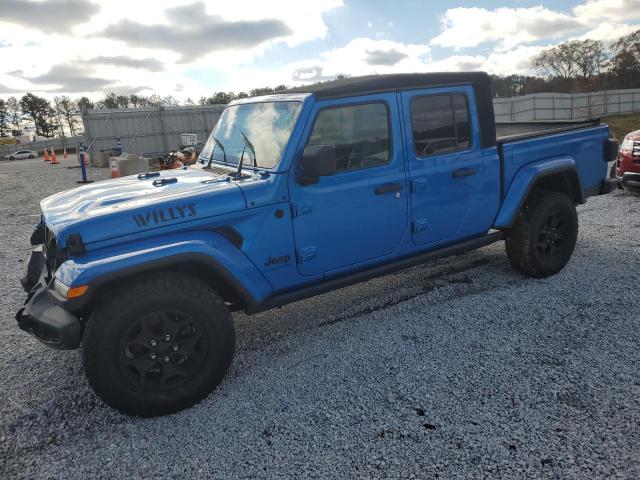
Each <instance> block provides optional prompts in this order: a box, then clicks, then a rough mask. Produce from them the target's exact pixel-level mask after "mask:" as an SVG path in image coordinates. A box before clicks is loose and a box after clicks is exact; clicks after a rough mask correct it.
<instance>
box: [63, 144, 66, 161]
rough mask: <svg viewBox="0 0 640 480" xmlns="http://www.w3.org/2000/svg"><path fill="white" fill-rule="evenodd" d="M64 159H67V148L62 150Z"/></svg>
mask: <svg viewBox="0 0 640 480" xmlns="http://www.w3.org/2000/svg"><path fill="white" fill-rule="evenodd" d="M62 158H64V159H65V160H66V159H67V148H66V147H65V148H63V149H62Z"/></svg>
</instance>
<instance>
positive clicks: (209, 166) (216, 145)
mask: <svg viewBox="0 0 640 480" xmlns="http://www.w3.org/2000/svg"><path fill="white" fill-rule="evenodd" d="M213 141H214V142H216V144H215V145H214V146H213V150H212V151H211V155H210V156H209V163H207V166H206V167H204V168H211V162H213V154H214V152H215V151H216V147H220V150H222V155H223V156H224V163H227V152H225V151H224V145H222V142H221V141H220V140H218V139H217V138H216V137H213Z"/></svg>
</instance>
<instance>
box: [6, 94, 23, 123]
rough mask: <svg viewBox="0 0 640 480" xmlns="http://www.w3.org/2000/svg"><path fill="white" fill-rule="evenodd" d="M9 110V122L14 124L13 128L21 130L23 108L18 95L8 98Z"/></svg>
mask: <svg viewBox="0 0 640 480" xmlns="http://www.w3.org/2000/svg"><path fill="white" fill-rule="evenodd" d="M7 112H8V115H9V122H11V125H13V129H14V130H20V120H21V119H22V118H21V117H22V109H21V108H20V102H19V101H18V99H17V98H16V97H9V98H7Z"/></svg>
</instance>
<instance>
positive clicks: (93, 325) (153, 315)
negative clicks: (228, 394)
mask: <svg viewBox="0 0 640 480" xmlns="http://www.w3.org/2000/svg"><path fill="white" fill-rule="evenodd" d="M141 322H142V324H141ZM140 324H141V325H143V326H142V327H141V326H139V325H140ZM167 325H168V328H167V329H166V330H163V329H164V328H165V326H167ZM180 325H185V326H182V327H180ZM180 328H181V329H182V330H180ZM132 329H133V330H132ZM150 329H151V330H153V332H152V333H151V330H150ZM185 329H187V330H186V333H187V334H188V335H187V336H185ZM132 331H133V332H134V333H131V332H132ZM136 332H137V333H136ZM163 332H172V333H173V334H174V338H172V339H171V342H170V341H168V340H167V341H166V342H165V338H168V337H166V336H165V333H163ZM156 334H157V336H158V338H155V336H156ZM136 335H137V336H136ZM143 335H144V336H143ZM148 335H150V336H151V337H153V340H149V341H147V340H146V339H147V338H151V337H148ZM169 337H170V335H169ZM142 339H144V341H142ZM153 342H156V347H157V348H155V349H153V348H152V347H151V346H150V345H147V344H152V343H153ZM143 344H145V345H147V346H146V347H145V345H143ZM189 345H191V346H189ZM176 346H177V347H178V348H180V349H181V350H180V351H178V352H173V351H172V350H171V349H172V348H175V347H176ZM145 348H146V350H145ZM189 348H191V349H192V353H189V354H187V353H186V352H187V351H188V350H189ZM162 349H164V350H162ZM234 351H235V329H234V325H233V321H232V319H231V315H230V314H229V310H228V309H227V307H226V305H225V304H224V302H223V300H222V298H220V296H219V295H218V294H217V293H216V292H215V291H214V290H213V289H212V288H210V287H209V286H207V285H206V284H204V283H203V282H201V281H200V280H198V279H196V278H194V277H191V276H189V275H184V274H180V273H174V272H172V273H169V272H167V273H155V274H153V275H150V274H147V275H143V276H140V277H137V278H136V279H134V280H131V281H129V282H127V283H124V284H122V285H121V286H119V288H117V289H110V291H107V292H104V294H102V295H101V297H100V298H99V299H98V303H97V306H96V307H95V308H94V309H93V310H92V312H91V314H90V316H89V318H88V321H87V324H86V328H85V331H84V338H83V344H82V360H83V365H84V371H85V374H86V377H87V379H88V381H89V384H90V385H91V387H93V389H94V390H95V392H96V393H97V394H98V396H99V397H100V398H102V399H103V400H104V401H105V403H107V404H108V405H110V406H112V407H113V408H115V409H117V410H119V411H121V412H123V413H126V414H128V415H135V416H141V417H152V416H157V415H165V414H169V413H174V412H177V411H180V410H183V409H185V408H188V407H191V406H192V405H195V404H196V403H198V402H199V401H201V400H202V399H203V398H205V397H206V396H207V395H209V393H211V391H213V390H214V389H215V388H216V386H218V385H219V384H220V382H221V381H222V379H223V378H224V375H225V373H226V372H227V370H228V368H229V366H230V365H231V360H232V358H233V354H234ZM153 354H155V355H156V357H157V358H158V362H156V363H152V360H150V359H151V358H154V356H153ZM166 358H169V360H168V361H167V362H171V363H167V364H166V367H165V364H164V363H163V361H164V360H166ZM134 362H138V363H136V364H134ZM139 362H144V365H147V364H152V366H151V367H150V368H146V366H145V367H144V368H143V369H141V368H140V366H139ZM193 362H196V363H193ZM132 365H133V366H132ZM169 367H171V368H173V370H171V371H170V370H169ZM141 370H144V372H145V373H144V375H143V374H142V373H141ZM176 371H177V372H179V373H177V374H176V373H175V372H176ZM185 371H189V372H190V373H189V375H188V376H187V375H186V374H185V375H184V376H183V372H185ZM169 374H173V375H174V376H173V377H170V378H165V377H167V376H168V375H169ZM165 380H166V384H165ZM161 382H162V384H161Z"/></svg>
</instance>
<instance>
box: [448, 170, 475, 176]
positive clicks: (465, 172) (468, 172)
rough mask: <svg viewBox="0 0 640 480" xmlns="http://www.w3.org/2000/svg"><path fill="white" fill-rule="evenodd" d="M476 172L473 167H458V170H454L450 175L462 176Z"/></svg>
mask: <svg viewBox="0 0 640 480" xmlns="http://www.w3.org/2000/svg"><path fill="white" fill-rule="evenodd" d="M475 174H476V169H475V168H459V169H458V170H454V171H453V173H452V174H451V176H452V177H453V178H462V177H470V176H471V175H475Z"/></svg>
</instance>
